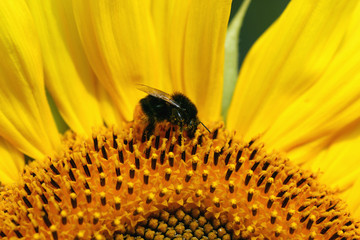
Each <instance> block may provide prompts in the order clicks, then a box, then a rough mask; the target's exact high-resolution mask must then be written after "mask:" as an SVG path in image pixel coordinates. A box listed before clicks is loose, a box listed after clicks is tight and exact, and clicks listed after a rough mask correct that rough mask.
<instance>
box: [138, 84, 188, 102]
mask: <svg viewBox="0 0 360 240" xmlns="http://www.w3.org/2000/svg"><path fill="white" fill-rule="evenodd" d="M136 86H137V89H139V90H140V91H143V92H145V93H147V94H149V95H151V96H154V97H157V98H160V99H162V100H164V101H166V102H168V103H170V104H171V105H173V106H175V107H177V108H181V107H180V106H179V104H177V103H176V102H175V101H174V100H173V99H172V98H171V95H170V94H168V93H166V92H163V91H161V90H159V89H156V88H152V87H149V86H146V85H144V84H136Z"/></svg>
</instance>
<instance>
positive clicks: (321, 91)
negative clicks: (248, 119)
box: [265, 4, 360, 152]
mask: <svg viewBox="0 0 360 240" xmlns="http://www.w3.org/2000/svg"><path fill="white" fill-rule="evenodd" d="M350 16H351V21H350V22H348V24H347V25H345V26H343V28H344V29H346V31H345V33H344V34H343V39H342V42H341V45H339V47H338V49H337V52H336V55H334V57H333V59H332V61H331V62H330V63H329V64H328V67H327V69H326V70H325V71H324V72H323V73H322V76H321V77H320V78H319V79H318V80H317V82H316V84H314V85H313V86H312V87H311V88H310V89H308V90H307V92H305V93H304V94H303V95H302V96H301V97H299V98H298V99H297V100H296V101H294V102H293V104H292V105H291V106H289V107H288V108H287V109H286V110H285V111H283V112H282V113H281V115H279V117H278V119H277V120H276V121H275V122H274V123H273V125H272V126H271V128H270V129H269V130H268V131H267V132H266V133H265V139H267V140H268V141H269V142H271V144H272V145H273V146H274V147H277V148H279V149H283V150H285V151H288V152H290V151H291V150H293V149H295V148H297V147H299V146H304V145H307V144H309V143H311V142H313V141H318V140H319V139H321V141H320V142H319V143H321V142H324V143H326V142H328V141H329V139H332V138H334V136H336V135H342V134H343V131H344V129H349V128H350V129H351V128H354V126H356V124H355V122H356V121H359V112H360V71H359V69H360V56H359V55H358V54H354V53H356V52H358V51H360V42H359V41H358V40H357V39H359V37H360V4H358V5H357V7H356V8H354V10H353V12H352V13H351V15H350ZM354 150H355V151H356V150H357V149H354ZM357 151H360V150H357Z"/></svg>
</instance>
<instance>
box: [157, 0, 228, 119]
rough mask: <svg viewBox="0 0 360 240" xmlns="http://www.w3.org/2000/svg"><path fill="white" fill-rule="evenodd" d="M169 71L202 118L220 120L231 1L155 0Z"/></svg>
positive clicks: (178, 87)
mask: <svg viewBox="0 0 360 240" xmlns="http://www.w3.org/2000/svg"><path fill="white" fill-rule="evenodd" d="M152 4H153V7H152V9H153V17H154V25H155V31H156V33H157V37H158V41H159V42H160V43H161V44H160V45H161V46H163V48H164V49H162V51H163V52H162V53H163V54H164V59H165V63H166V64H167V65H166V68H167V69H166V71H167V72H168V74H170V76H169V77H170V79H171V80H172V82H173V85H174V88H175V89H176V90H181V91H182V92H185V93H186V94H187V95H188V96H189V97H190V98H191V99H192V100H193V101H194V102H195V104H196V105H197V106H198V108H199V115H200V118H201V119H206V120H218V119H219V117H220V112H221V101H222V90H223V62H224V43H225V35H226V29H227V23H228V19H229V14H230V7H231V1H229V0H222V1H218V0H211V1H153V3H152Z"/></svg>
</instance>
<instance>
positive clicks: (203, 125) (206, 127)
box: [200, 121, 211, 133]
mask: <svg viewBox="0 0 360 240" xmlns="http://www.w3.org/2000/svg"><path fill="white" fill-rule="evenodd" d="M200 123H201V125H203V126H204V128H205V129H206V130H208V132H209V133H211V132H210V130H209V129H208V128H207V127H206V126H205V125H204V124H203V123H202V122H201V121H200Z"/></svg>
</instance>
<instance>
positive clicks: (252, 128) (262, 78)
mask: <svg viewBox="0 0 360 240" xmlns="http://www.w3.org/2000/svg"><path fill="white" fill-rule="evenodd" d="M357 2H358V1H346V2H344V1H311V0H300V1H291V2H290V3H289V5H288V7H287V8H286V10H285V11H284V13H283V14H282V16H281V17H280V19H279V20H278V21H277V22H276V23H275V24H274V25H273V26H272V27H271V28H270V29H269V30H268V31H267V32H266V33H265V34H264V35H263V36H262V37H261V38H260V39H259V41H257V42H256V43H255V45H254V47H253V48H252V49H251V51H250V52H249V54H248V56H247V58H246V60H245V62H244V64H243V67H242V69H241V72H240V75H239V80H238V84H237V87H236V90H235V94H234V99H233V101H232V104H231V107H230V109H229V114H228V125H229V127H230V128H232V129H236V130H237V131H238V132H240V134H243V135H244V136H245V137H246V138H251V137H253V136H256V135H258V134H262V133H264V132H266V131H269V129H270V128H272V129H274V131H272V132H275V131H279V132H280V130H281V129H284V128H283V127H282V126H280V125H278V126H277V128H275V127H273V124H274V122H275V121H276V120H277V119H278V118H279V115H280V114H281V113H282V112H283V111H284V110H286V109H288V108H289V106H292V105H293V103H294V102H295V101H296V100H298V98H299V97H301V96H303V95H304V93H306V92H307V91H309V89H311V88H312V87H313V86H314V85H315V84H316V83H317V82H318V81H319V78H321V77H322V76H323V74H324V71H325V70H326V69H327V68H328V66H329V64H330V63H331V61H333V58H334V56H336V54H337V51H338V49H339V47H340V46H342V44H343V40H344V35H345V34H346V32H347V26H348V25H349V23H350V20H351V19H352V17H353V16H352V13H353V10H354V7H355V6H356V3H357ZM324 81H325V80H324ZM322 84H327V81H325V82H323V83H322ZM314 94H315V93H314ZM317 94H319V93H317ZM329 97H330V96H329ZM303 100H304V101H305V102H304V104H305V103H306V99H303ZM317 110H318V108H313V111H314V112H316V111H317ZM302 111H303V110H302V107H301V108H298V109H297V111H296V112H293V113H292V114H293V115H292V116H291V118H288V119H286V121H288V122H292V119H293V117H294V114H296V115H298V114H299V112H302ZM300 114H301V113H300ZM308 114H312V113H308ZM279 127H280V129H279ZM287 130H288V129H287ZM282 134H283V131H282ZM277 137H278V138H279V135H278V134H277ZM294 137H296V136H294ZM274 138H275V137H274ZM281 138H283V136H281ZM284 139H285V137H284Z"/></svg>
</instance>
